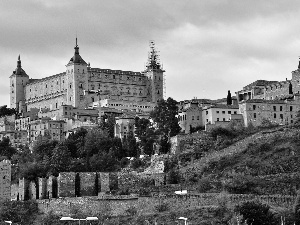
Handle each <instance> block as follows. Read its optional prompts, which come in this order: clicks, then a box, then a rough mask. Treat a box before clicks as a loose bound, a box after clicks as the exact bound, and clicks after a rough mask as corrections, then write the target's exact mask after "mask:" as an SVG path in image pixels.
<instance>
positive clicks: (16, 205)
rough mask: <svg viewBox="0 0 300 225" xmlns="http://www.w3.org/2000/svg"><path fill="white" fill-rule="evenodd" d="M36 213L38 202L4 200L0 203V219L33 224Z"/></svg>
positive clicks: (25, 224)
mask: <svg viewBox="0 0 300 225" xmlns="http://www.w3.org/2000/svg"><path fill="white" fill-rule="evenodd" d="M37 214H38V204H37V203H36V202H35V201H24V202H23V201H4V202H2V203H1V204H0V221H4V220H8V221H12V222H13V224H14V223H19V224H24V225H27V224H33V221H34V220H35V218H36V216H37Z"/></svg>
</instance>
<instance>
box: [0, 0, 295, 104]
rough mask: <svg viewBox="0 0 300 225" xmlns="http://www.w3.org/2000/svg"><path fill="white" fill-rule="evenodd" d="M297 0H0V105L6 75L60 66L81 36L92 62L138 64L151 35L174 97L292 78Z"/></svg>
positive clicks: (218, 94) (40, 73) (214, 94)
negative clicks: (19, 61) (19, 59)
mask: <svg viewBox="0 0 300 225" xmlns="http://www.w3.org/2000/svg"><path fill="white" fill-rule="evenodd" d="M299 27H300V1H298V0H288V1H286V0H264V1H261V0H238V1H236V0H231V1H230V0H177V1H176V0H143V1H141V0H126V1H124V0H113V1H112V0H101V1H99V0H87V1H82V0H56V1H50V0H48V1H43V0H26V1H24V0H9V1H8V0H0V76H1V82H0V105H9V104H10V103H9V76H10V75H11V74H12V71H13V70H14V69H15V68H16V65H17V58H18V55H19V54H20V55H21V60H22V68H23V69H24V70H25V71H26V73H27V74H28V75H29V77H30V78H34V79H38V78H43V77H46V76H51V75H54V74H57V73H61V72H64V71H65V65H66V64H67V63H68V61H69V59H70V58H71V57H72V55H73V53H74V46H75V38H76V35H77V37H78V45H79V47H80V55H81V56H82V58H83V59H84V60H85V61H86V62H90V64H91V67H94V68H103V69H114V70H126V71H135V72H140V71H142V70H143V69H144V65H145V63H146V61H147V55H148V51H149V41H150V40H154V41H155V43H156V48H157V50H158V51H159V54H160V59H161V63H162V64H163V67H164V69H165V71H166V72H165V75H166V97H172V98H174V99H175V100H177V101H181V100H186V99H192V98H194V97H197V98H209V99H219V98H223V97H226V96H227V91H228V90H230V91H231V93H232V94H233V95H234V93H235V92H236V91H239V90H241V89H242V88H243V87H244V86H246V85H247V84H250V83H252V82H254V81H255V80H258V79H261V80H278V81H282V80H285V79H286V78H287V79H291V71H293V70H296V69H297V67H298V61H299V59H298V57H299V55H300V29H299Z"/></svg>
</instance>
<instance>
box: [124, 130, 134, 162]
mask: <svg viewBox="0 0 300 225" xmlns="http://www.w3.org/2000/svg"><path fill="white" fill-rule="evenodd" d="M123 151H124V152H126V156H128V157H137V144H136V139H135V137H134V136H133V135H132V134H130V135H128V136H127V138H124V141H123Z"/></svg>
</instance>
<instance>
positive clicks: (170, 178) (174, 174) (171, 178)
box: [167, 169, 180, 184]
mask: <svg viewBox="0 0 300 225" xmlns="http://www.w3.org/2000/svg"><path fill="white" fill-rule="evenodd" d="M167 183H168V184H179V183H180V175H179V172H178V171H176V170H174V169H171V170H170V171H169V172H168V175H167Z"/></svg>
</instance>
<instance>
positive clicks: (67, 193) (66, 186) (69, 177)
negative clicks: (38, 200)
mask: <svg viewBox="0 0 300 225" xmlns="http://www.w3.org/2000/svg"><path fill="white" fill-rule="evenodd" d="M57 186H58V197H75V173H74V172H62V173H60V174H59V176H58V179H57Z"/></svg>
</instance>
